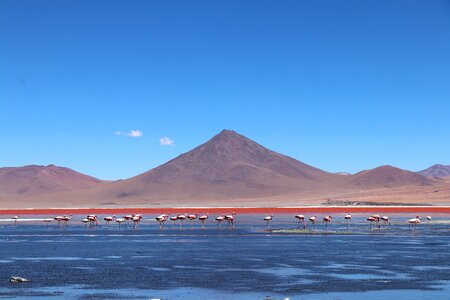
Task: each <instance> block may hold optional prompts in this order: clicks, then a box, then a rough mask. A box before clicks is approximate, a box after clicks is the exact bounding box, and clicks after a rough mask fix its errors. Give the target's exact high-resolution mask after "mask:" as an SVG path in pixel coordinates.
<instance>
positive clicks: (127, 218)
mask: <svg viewBox="0 0 450 300" xmlns="http://www.w3.org/2000/svg"><path fill="white" fill-rule="evenodd" d="M122 218H123V219H124V220H125V221H126V222H127V223H128V221H129V220H131V219H133V215H125V216H123V217H122Z"/></svg>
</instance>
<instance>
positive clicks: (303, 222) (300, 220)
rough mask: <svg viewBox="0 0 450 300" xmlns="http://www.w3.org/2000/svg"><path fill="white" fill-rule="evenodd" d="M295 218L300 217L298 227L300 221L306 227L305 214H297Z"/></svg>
mask: <svg viewBox="0 0 450 300" xmlns="http://www.w3.org/2000/svg"><path fill="white" fill-rule="evenodd" d="M295 218H297V219H298V228H300V223H302V224H303V228H306V223H305V216H304V215H296V216H295Z"/></svg>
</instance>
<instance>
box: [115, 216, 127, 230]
mask: <svg viewBox="0 0 450 300" xmlns="http://www.w3.org/2000/svg"><path fill="white" fill-rule="evenodd" d="M115 221H116V223H117V224H119V228H120V224H122V223H123V222H125V221H126V220H125V219H124V218H116V220H115Z"/></svg>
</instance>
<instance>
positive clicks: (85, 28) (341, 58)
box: [0, 0, 450, 179]
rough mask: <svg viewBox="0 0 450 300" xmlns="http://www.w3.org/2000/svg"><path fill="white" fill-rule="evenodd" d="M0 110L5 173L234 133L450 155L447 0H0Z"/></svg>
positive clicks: (177, 149)
mask: <svg viewBox="0 0 450 300" xmlns="http://www.w3.org/2000/svg"><path fill="white" fill-rule="evenodd" d="M0 104H1V106H0V107H1V111H2V114H1V118H0V136H1V143H0V166H20V165H26V164H50V163H52V164H57V165H62V166H67V167H70V168H73V169H75V170H77V171H80V172H83V173H87V174H89V175H93V176H96V177H99V178H102V179H118V178H127V177H130V176H134V175H137V174H138V173H141V172H144V171H147V170H149V169H151V168H153V167H155V166H158V165H159V164H162V163H164V162H166V161H167V160H169V159H171V158H173V157H175V156H177V155H179V154H181V153H183V152H186V151H188V150H190V149H191V148H193V147H195V146H197V145H198V144H200V143H203V142H205V141H206V140H208V139H209V138H210V137H212V136H213V135H214V134H217V133H218V132H220V131H221V130H222V129H233V130H235V131H237V132H239V133H241V134H244V135H246V136H247V137H249V138H251V139H253V140H255V141H257V142H259V143H261V144H262V145H264V146H266V147H268V148H271V149H273V150H275V151H278V152H281V153H283V154H286V155H289V156H292V157H294V158H296V159H298V160H301V161H303V162H305V163H308V164H311V165H313V166H316V167H319V168H322V169H324V170H327V171H330V172H338V171H348V172H357V171H359V170H362V169H369V168H373V167H376V166H379V165H384V164H391V165H395V166H398V167H401V168H405V169H410V170H420V169H423V168H426V167H428V166H430V165H432V164H434V163H443V164H450V157H449V151H448V149H449V148H450V117H449V116H450V2H449V1H438V0H422V1H415V0H404V1H396V0H385V1H383V0H372V1H370V0H367V1H360V0H355V1H336V0H330V1H326V0H311V1H297V0H295V1H275V0H273V1H265V0H254V1H245V0H239V1H233V0H232V1H206V0H205V1H186V0H183V1H137V0H136V1H124V0H123V1H111V0H110V1H91V0H89V1H83V0H77V1H68V0H63V1H46V0H41V1H31V0H30V1H17V0H11V1H10V0H2V1H0ZM131 130H134V134H130V133H131ZM128 134H130V135H134V136H130V135H128ZM164 137H165V138H168V139H165V140H164V141H165V144H166V145H161V143H160V139H161V138H164ZM171 142H173V143H172V145H171Z"/></svg>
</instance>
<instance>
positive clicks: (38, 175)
mask: <svg viewBox="0 0 450 300" xmlns="http://www.w3.org/2000/svg"><path fill="white" fill-rule="evenodd" d="M99 183H101V180H98V179H96V178H93V177H90V176H88V175H84V174H81V173H78V172H75V171H74V170H71V169H68V168H64V167H57V166H54V165H48V166H37V165H29V166H24V167H10V168H0V196H27V197H33V196H37V195H43V194H47V193H56V192H62V191H74V190H79V189H86V188H91V187H94V186H96V185H98V184H99Z"/></svg>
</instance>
